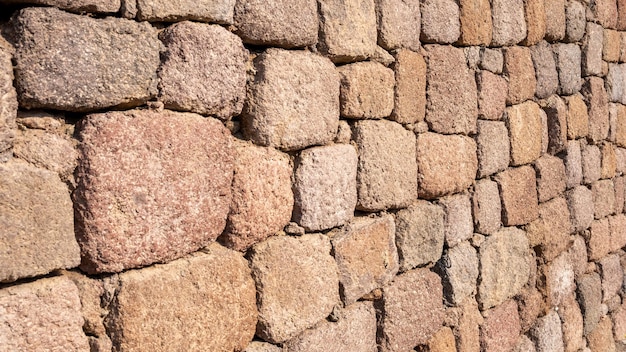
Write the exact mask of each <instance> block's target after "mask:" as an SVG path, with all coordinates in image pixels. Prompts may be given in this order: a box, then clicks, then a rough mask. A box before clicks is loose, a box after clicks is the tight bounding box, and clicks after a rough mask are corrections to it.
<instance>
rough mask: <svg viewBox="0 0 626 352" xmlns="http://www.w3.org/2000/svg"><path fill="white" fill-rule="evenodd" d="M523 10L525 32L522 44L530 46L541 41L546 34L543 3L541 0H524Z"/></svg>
mask: <svg viewBox="0 0 626 352" xmlns="http://www.w3.org/2000/svg"><path fill="white" fill-rule="evenodd" d="M524 12H525V15H526V28H527V34H526V38H525V39H524V40H523V41H522V44H524V45H526V46H532V45H535V44H537V43H539V42H540V41H542V40H543V38H544V37H545V35H546V9H545V3H544V1H542V0H525V1H524Z"/></svg>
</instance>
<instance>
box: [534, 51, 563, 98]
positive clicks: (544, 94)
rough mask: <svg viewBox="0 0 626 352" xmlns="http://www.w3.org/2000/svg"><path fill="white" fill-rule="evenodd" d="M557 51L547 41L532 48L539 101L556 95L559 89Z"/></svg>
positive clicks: (536, 91) (536, 93)
mask: <svg viewBox="0 0 626 352" xmlns="http://www.w3.org/2000/svg"><path fill="white" fill-rule="evenodd" d="M555 51H556V50H555ZM555 51H553V46H551V45H550V44H548V42H546V41H545V40H542V41H540V42H539V43H538V44H536V45H534V46H532V47H530V54H531V58H532V59H533V65H534V67H535V76H536V77H537V88H536V90H535V95H536V96H537V98H539V99H545V98H548V97H549V96H551V95H552V94H555V93H556V92H557V89H558V88H559V74H558V72H557V65H556V61H555V58H557V57H559V56H558V55H555Z"/></svg>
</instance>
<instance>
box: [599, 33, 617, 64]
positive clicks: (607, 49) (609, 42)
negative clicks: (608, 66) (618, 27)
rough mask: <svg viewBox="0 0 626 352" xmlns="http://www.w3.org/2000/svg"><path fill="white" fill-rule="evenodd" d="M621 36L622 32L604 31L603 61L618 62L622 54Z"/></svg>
mask: <svg viewBox="0 0 626 352" xmlns="http://www.w3.org/2000/svg"><path fill="white" fill-rule="evenodd" d="M620 42H621V35H620V32H618V31H615V30H612V29H605V30H604V31H603V41H602V59H603V60H604V61H607V62H617V61H619V57H620V54H621V50H620Z"/></svg>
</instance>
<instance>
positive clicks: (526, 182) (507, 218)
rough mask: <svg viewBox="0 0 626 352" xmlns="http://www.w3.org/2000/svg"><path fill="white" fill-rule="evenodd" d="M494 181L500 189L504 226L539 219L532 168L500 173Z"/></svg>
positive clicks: (520, 168) (522, 223)
mask: <svg viewBox="0 0 626 352" xmlns="http://www.w3.org/2000/svg"><path fill="white" fill-rule="evenodd" d="M495 180H496V182H498V186H499V187H500V197H501V199H502V207H503V210H504V211H503V223H504V225H505V226H513V225H524V224H527V223H529V222H531V221H533V220H535V219H536V218H537V217H539V208H538V203H537V190H536V184H537V181H536V177H535V170H533V168H532V167H530V166H522V167H518V168H512V169H508V170H506V171H502V172H501V173H499V174H497V175H496V177H495Z"/></svg>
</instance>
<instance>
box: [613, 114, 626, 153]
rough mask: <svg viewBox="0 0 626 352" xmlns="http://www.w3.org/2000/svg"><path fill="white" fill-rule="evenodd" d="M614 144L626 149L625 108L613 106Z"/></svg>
mask: <svg viewBox="0 0 626 352" xmlns="http://www.w3.org/2000/svg"><path fill="white" fill-rule="evenodd" d="M614 106H615V108H616V112H615V133H614V135H615V143H616V144H617V145H618V146H620V147H626V106H624V105H622V104H615V105H614Z"/></svg>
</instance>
